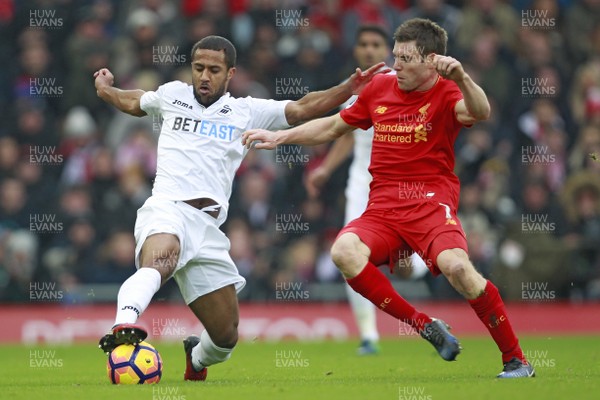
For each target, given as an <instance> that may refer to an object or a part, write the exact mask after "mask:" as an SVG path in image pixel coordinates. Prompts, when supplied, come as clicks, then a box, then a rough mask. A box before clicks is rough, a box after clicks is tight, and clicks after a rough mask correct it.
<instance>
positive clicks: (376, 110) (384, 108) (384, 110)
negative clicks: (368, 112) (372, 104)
mask: <svg viewBox="0 0 600 400" xmlns="http://www.w3.org/2000/svg"><path fill="white" fill-rule="evenodd" d="M386 110H387V107H384V106H378V107H377V108H376V109H375V111H374V112H375V114H383V113H384V112H386Z"/></svg>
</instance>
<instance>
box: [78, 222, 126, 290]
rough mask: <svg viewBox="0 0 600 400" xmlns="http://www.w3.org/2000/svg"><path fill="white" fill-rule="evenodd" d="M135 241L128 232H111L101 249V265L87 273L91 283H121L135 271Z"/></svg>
mask: <svg viewBox="0 0 600 400" xmlns="http://www.w3.org/2000/svg"><path fill="white" fill-rule="evenodd" d="M134 257H135V239H134V237H133V234H132V233H131V232H129V231H124V230H117V231H115V232H113V233H112V234H111V235H110V236H109V237H108V240H107V241H106V243H105V245H104V248H103V249H101V259H102V261H101V263H100V265H98V267H97V268H94V270H89V271H88V273H89V274H90V276H91V277H92V281H93V282H98V283H123V282H124V281H125V280H126V279H127V278H129V277H130V276H131V273H132V271H134V270H135V260H134Z"/></svg>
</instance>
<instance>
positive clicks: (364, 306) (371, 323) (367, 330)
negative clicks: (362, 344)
mask: <svg viewBox="0 0 600 400" xmlns="http://www.w3.org/2000/svg"><path fill="white" fill-rule="evenodd" d="M346 292H347V293H348V301H349V302H350V307H352V312H353V313H354V319H356V325H357V326H358V332H359V333H360V339H361V340H369V341H372V342H377V341H378V340H379V332H377V318H376V310H375V305H374V304H373V303H371V302H370V301H369V300H367V299H365V298H364V297H363V295H361V294H360V293H357V292H355V291H354V289H352V288H351V287H350V285H348V284H346Z"/></svg>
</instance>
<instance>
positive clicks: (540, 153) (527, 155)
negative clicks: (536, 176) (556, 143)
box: [521, 145, 556, 165]
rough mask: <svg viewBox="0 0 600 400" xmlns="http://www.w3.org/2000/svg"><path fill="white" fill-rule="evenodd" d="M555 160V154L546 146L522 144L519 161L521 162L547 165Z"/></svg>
mask: <svg viewBox="0 0 600 400" xmlns="http://www.w3.org/2000/svg"><path fill="white" fill-rule="evenodd" d="M555 161H556V155H554V154H552V153H551V152H550V148H549V147H548V146H538V145H535V146H522V147H521V162H522V163H523V164H543V165H549V164H551V163H554V162H555Z"/></svg>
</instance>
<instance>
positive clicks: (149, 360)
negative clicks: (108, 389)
mask: <svg viewBox="0 0 600 400" xmlns="http://www.w3.org/2000/svg"><path fill="white" fill-rule="evenodd" d="M106 372H107V373H108V379H110V381H111V382H112V383H114V384H123V385H135V384H142V383H158V381H160V377H161V376H162V360H161V359H160V354H158V351H156V349H155V348H154V347H153V346H152V345H151V344H150V343H147V342H141V343H139V344H137V345H133V344H122V345H120V346H118V347H116V348H115V349H114V350H113V351H112V352H111V353H110V356H108V362H107V363H106Z"/></svg>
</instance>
